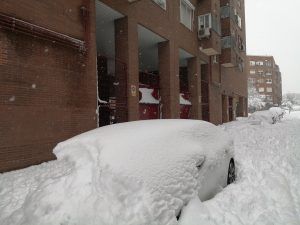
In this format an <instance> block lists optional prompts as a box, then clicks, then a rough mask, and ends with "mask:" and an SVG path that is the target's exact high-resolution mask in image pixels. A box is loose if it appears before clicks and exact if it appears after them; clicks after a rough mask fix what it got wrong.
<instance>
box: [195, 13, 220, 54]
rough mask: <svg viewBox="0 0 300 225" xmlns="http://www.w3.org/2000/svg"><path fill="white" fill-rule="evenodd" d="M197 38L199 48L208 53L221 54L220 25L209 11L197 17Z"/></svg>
mask: <svg viewBox="0 0 300 225" xmlns="http://www.w3.org/2000/svg"><path fill="white" fill-rule="evenodd" d="M198 21H199V23H198V24H199V27H198V38H199V40H200V41H199V46H200V50H201V51H202V52H203V53H204V54H206V55H208V56H213V55H218V54H221V26H220V21H218V19H217V17H215V16H212V14H211V13H207V14H204V15H200V16H199V17H198Z"/></svg>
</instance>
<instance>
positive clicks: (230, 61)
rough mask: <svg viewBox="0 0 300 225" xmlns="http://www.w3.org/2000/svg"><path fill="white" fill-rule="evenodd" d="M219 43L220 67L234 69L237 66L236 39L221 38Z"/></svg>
mask: <svg viewBox="0 0 300 225" xmlns="http://www.w3.org/2000/svg"><path fill="white" fill-rule="evenodd" d="M221 42H222V54H221V57H220V62H221V65H222V66H224V67H235V66H236V64H237V54H236V39H235V38H234V37H233V36H226V37H223V38H222V40H221Z"/></svg>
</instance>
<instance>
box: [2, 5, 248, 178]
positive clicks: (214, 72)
mask: <svg viewBox="0 0 300 225" xmlns="http://www.w3.org/2000/svg"><path fill="white" fill-rule="evenodd" d="M244 7H245V6H244V0H137V1H134V0H128V1H126V0H64V1H59V0H52V1H47V0H15V1H1V2H0V74H1V76H0V118H1V119H0V156H1V157H0V172H3V171H9V170H13V169H18V168H23V167H26V166H29V165H33V164H38V163H41V162H44V161H48V160H52V159H54V158H55V157H54V155H53V154H52V149H53V147H54V146H55V145H56V144H57V143H58V142H60V141H63V140H65V139H67V138H70V137H72V136H74V135H76V134H79V133H82V132H84V131H87V130H90V129H94V128H96V127H100V126H105V125H109V124H113V123H120V122H126V121H135V120H144V119H170V118H174V119H175V118H178V119H179V118H182V119H199V120H200V119H203V120H207V121H210V122H212V123H215V124H221V123H223V122H227V121H231V120H234V119H235V118H236V117H237V116H246V115H247V73H246V70H245V62H246V51H245V49H246V48H245V46H246V45H245V11H244Z"/></svg>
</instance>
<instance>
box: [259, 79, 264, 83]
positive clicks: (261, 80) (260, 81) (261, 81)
mask: <svg viewBox="0 0 300 225" xmlns="http://www.w3.org/2000/svg"><path fill="white" fill-rule="evenodd" d="M264 82H265V80H264V79H258V80H257V83H259V84H263V83H264Z"/></svg>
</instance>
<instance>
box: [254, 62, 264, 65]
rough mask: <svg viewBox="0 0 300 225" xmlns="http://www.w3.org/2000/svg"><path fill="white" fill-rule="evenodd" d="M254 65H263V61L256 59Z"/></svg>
mask: <svg viewBox="0 0 300 225" xmlns="http://www.w3.org/2000/svg"><path fill="white" fill-rule="evenodd" d="M256 65H257V66H263V65H264V62H262V61H257V62H256Z"/></svg>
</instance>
